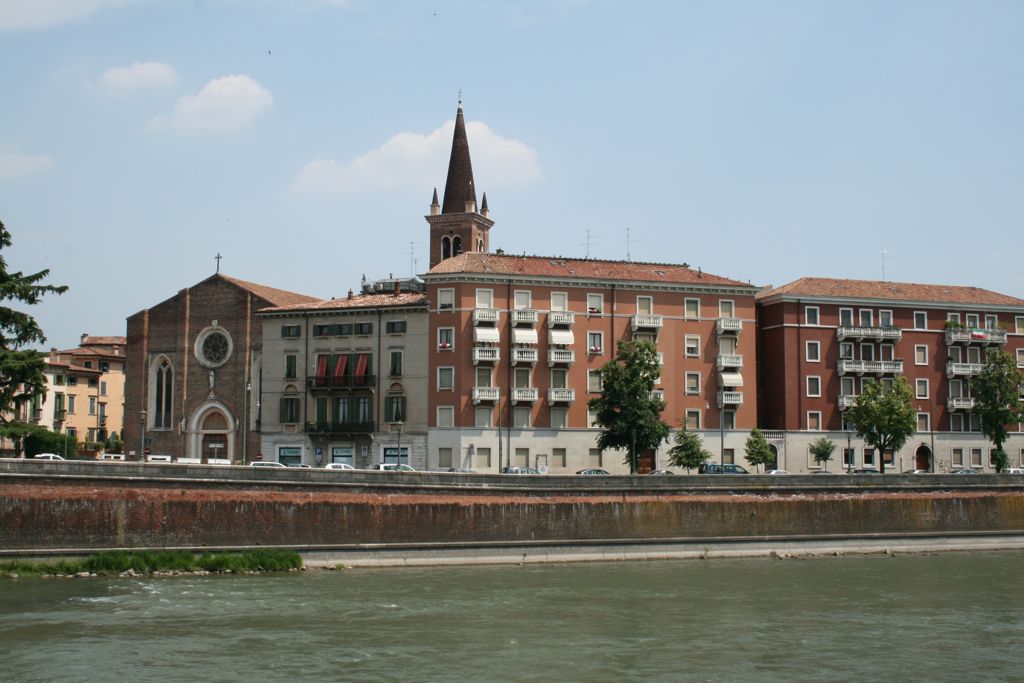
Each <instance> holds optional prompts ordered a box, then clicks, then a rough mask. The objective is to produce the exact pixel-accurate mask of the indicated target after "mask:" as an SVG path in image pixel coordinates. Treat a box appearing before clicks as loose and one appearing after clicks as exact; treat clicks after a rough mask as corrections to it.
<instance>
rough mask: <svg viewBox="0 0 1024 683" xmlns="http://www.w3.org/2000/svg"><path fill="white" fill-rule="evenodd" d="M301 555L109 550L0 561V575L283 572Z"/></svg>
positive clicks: (263, 551)
mask: <svg viewBox="0 0 1024 683" xmlns="http://www.w3.org/2000/svg"><path fill="white" fill-rule="evenodd" d="M301 566H302V557H301V556H299V554H298V553H297V552H295V551H294V550H276V549H269V548H261V549H257V550H247V551H244V552H240V553H209V552H207V553H200V554H196V553H191V552H188V551H140V552H125V551H121V550H111V551H105V552H101V553H98V554H96V555H90V556H89V557H86V558H84V559H81V560H58V561H56V562H47V561H39V562H33V561H28V560H6V561H0V577H2V576H10V575H11V574H17V575H18V576H68V575H74V574H81V573H89V574H98V575H100V576H112V575H118V574H121V573H123V572H127V571H129V570H131V571H132V572H135V573H138V574H152V573H154V572H201V571H202V572H212V573H222V574H226V573H243V572H282V571H288V570H290V569H298V568H299V567H301Z"/></svg>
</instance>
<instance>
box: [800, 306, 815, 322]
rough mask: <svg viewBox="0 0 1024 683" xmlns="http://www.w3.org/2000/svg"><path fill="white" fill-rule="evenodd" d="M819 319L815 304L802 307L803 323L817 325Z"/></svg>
mask: <svg viewBox="0 0 1024 683" xmlns="http://www.w3.org/2000/svg"><path fill="white" fill-rule="evenodd" d="M818 321H819V317H818V307H817V306H805V307H804V324H805V325H817V324H818Z"/></svg>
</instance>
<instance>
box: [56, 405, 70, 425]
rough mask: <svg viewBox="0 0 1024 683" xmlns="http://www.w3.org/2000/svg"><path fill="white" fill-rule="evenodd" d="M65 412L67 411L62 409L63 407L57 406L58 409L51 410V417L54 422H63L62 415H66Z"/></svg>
mask: <svg viewBox="0 0 1024 683" xmlns="http://www.w3.org/2000/svg"><path fill="white" fill-rule="evenodd" d="M67 412H68V411H67V410H65V409H63V408H59V409H57V410H55V411H53V419H54V421H55V422H63V421H64V416H65V415H67Z"/></svg>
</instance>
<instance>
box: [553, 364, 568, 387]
mask: <svg viewBox="0 0 1024 683" xmlns="http://www.w3.org/2000/svg"><path fill="white" fill-rule="evenodd" d="M568 382H569V371H568V370H566V369H564V368H555V369H554V370H552V371H551V388H552V389H565V388H567V387H568V386H569V384H568Z"/></svg>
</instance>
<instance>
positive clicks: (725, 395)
mask: <svg viewBox="0 0 1024 683" xmlns="http://www.w3.org/2000/svg"><path fill="white" fill-rule="evenodd" d="M741 405H743V392H742V391H719V392H718V407H719V408H721V407H722V406H741Z"/></svg>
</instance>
